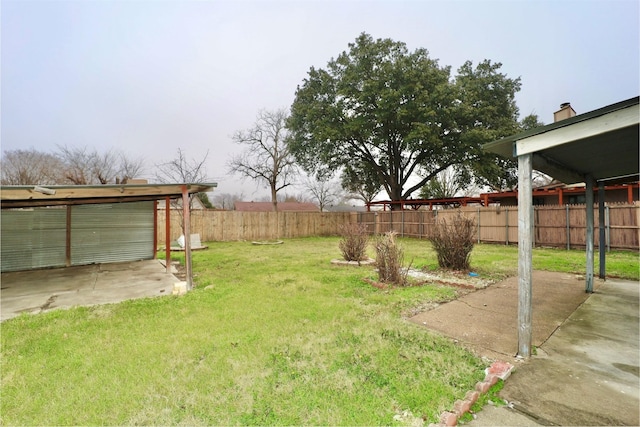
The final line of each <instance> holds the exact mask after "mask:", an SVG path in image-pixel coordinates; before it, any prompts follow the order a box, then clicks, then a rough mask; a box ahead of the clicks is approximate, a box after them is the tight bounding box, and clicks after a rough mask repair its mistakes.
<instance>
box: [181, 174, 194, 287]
mask: <svg viewBox="0 0 640 427" xmlns="http://www.w3.org/2000/svg"><path fill="white" fill-rule="evenodd" d="M189 215H190V209H189V193H188V192H187V185H186V184H183V185H182V219H183V221H184V224H183V228H184V263H185V267H186V269H187V290H189V291H190V290H191V289H192V288H193V272H192V271H191V217H190V216H189Z"/></svg>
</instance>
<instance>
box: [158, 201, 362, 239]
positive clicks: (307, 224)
mask: <svg viewBox="0 0 640 427" xmlns="http://www.w3.org/2000/svg"><path fill="white" fill-rule="evenodd" d="M165 215H166V211H165V210H164V209H159V210H158V227H157V229H158V242H160V245H162V244H164V242H165V226H164V224H165V218H166V216H165ZM351 216H352V214H351V213H350V212H238V211H212V210H194V211H192V212H191V233H193V234H195V233H199V234H200V240H201V241H203V242H211V241H230V240H250V241H253V240H273V239H280V238H293V237H308V236H336V235H338V234H339V228H338V227H339V225H341V224H346V223H349V222H352V221H354V220H353V219H352V217H351ZM170 218H171V241H175V240H176V239H177V238H178V237H180V235H181V234H182V229H181V227H180V224H181V221H182V217H181V216H180V214H179V213H178V212H176V211H175V210H172V211H171V217H170Z"/></svg>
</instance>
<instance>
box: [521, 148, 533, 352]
mask: <svg viewBox="0 0 640 427" xmlns="http://www.w3.org/2000/svg"><path fill="white" fill-rule="evenodd" d="M531 160H532V155H531V154H524V155H522V156H518V354H519V355H520V356H522V357H529V356H531V335H532V333H531V331H532V324H531V318H532V316H531V314H532V313H531V311H532V304H531V300H532V295H531V293H532V281H531V279H532V277H531V276H532V253H531V250H532V242H533V238H532V237H533V194H532V183H531V174H532V161H531Z"/></svg>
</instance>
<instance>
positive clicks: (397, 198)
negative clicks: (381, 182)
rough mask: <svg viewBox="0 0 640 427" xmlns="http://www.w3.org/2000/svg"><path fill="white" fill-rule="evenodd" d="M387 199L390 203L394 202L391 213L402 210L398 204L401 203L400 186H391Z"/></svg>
mask: <svg viewBox="0 0 640 427" xmlns="http://www.w3.org/2000/svg"><path fill="white" fill-rule="evenodd" d="M389 198H390V199H391V201H392V202H396V203H392V204H391V210H392V211H399V210H402V205H401V204H400V202H401V201H402V186H400V185H398V184H392V185H391V194H389Z"/></svg>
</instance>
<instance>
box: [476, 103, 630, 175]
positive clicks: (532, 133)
mask: <svg viewBox="0 0 640 427" xmlns="http://www.w3.org/2000/svg"><path fill="white" fill-rule="evenodd" d="M639 99H640V98H639V97H635V98H631V99H628V100H626V101H622V102H619V103H616V104H612V105H609V106H607V107H603V108H600V109H598V110H594V111H591V112H588V113H585V114H580V115H577V116H575V117H572V118H570V119H566V120H562V121H559V122H556V123H551V124H549V125H547V126H542V127H539V128H535V129H531V130H529V131H527V132H523V133H520V134H517V135H513V136H510V137H508V138H504V139H501V140H498V141H494V142H491V143H489V144H486V145H485V146H484V148H485V149H486V150H488V151H491V152H494V153H497V154H501V155H502V156H505V157H511V158H516V157H517V156H519V155H524V154H529V153H531V154H532V155H533V159H532V160H533V168H534V169H536V170H538V171H540V172H543V173H546V174H547V175H550V176H552V177H554V178H556V179H558V180H560V181H562V182H564V183H566V184H573V183H577V182H584V181H585V179H586V176H587V175H588V174H590V175H591V176H592V177H593V178H594V179H595V180H596V181H607V182H610V183H615V182H618V183H621V182H632V181H637V180H638V179H639V170H640V167H639V159H640V150H639V145H640V144H639V141H640V140H639V137H640V135H639V132H638V129H639V126H638V124H639V118H640V109H639Z"/></svg>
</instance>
